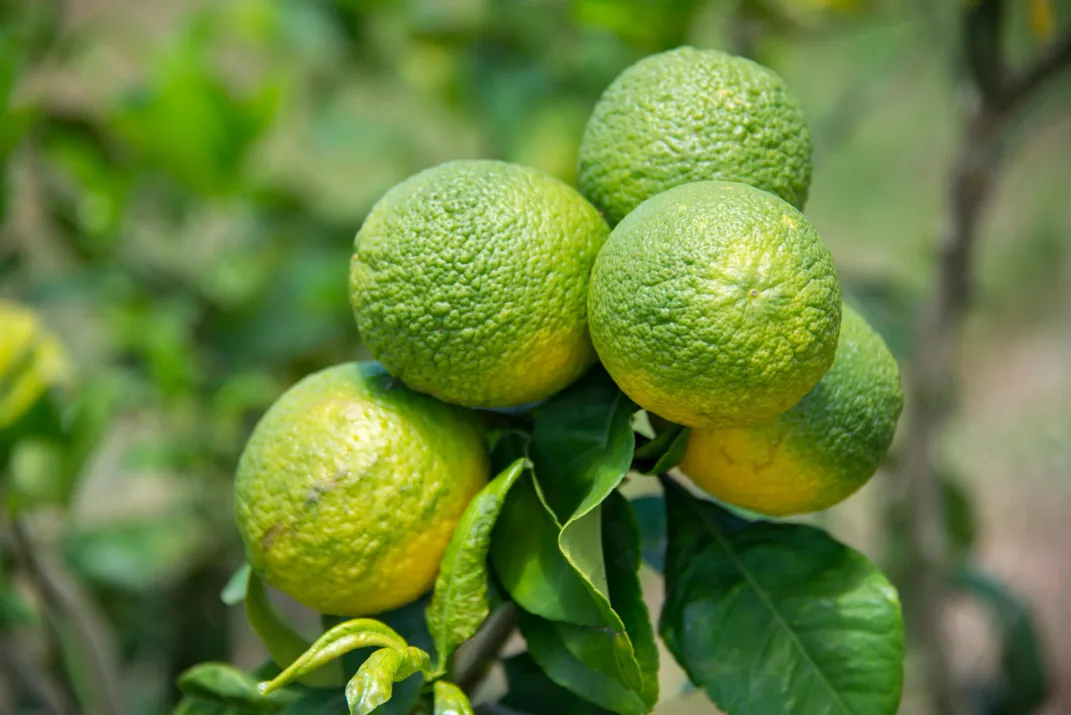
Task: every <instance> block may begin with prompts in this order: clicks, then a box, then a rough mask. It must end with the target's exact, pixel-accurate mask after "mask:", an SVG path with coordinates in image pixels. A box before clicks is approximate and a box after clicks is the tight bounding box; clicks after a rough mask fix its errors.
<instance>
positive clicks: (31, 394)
mask: <svg viewBox="0 0 1071 715" xmlns="http://www.w3.org/2000/svg"><path fill="white" fill-rule="evenodd" d="M0 327H2V330H0V429H4V428H6V427H8V426H10V425H13V424H15V422H17V421H18V420H19V419H20V418H22V416H23V415H25V414H26V412H27V411H29V410H30V408H31V407H33V405H34V403H36V402H37V400H38V399H40V397H41V396H42V395H43V394H44V393H45V391H46V390H47V389H48V388H50V387H54V386H60V385H64V384H66V383H67V382H69V380H70V373H71V370H70V364H69V363H68V360H67V356H66V353H65V352H64V349H63V346H62V345H61V344H60V342H59V340H57V339H56V337H55V336H54V335H53V334H52V333H51V332H50V331H49V330H48V328H46V327H45V326H44V324H43V323H42V322H41V320H40V318H39V317H38V315H37V313H35V312H34V311H33V310H30V309H29V308H26V307H24V306H21V305H19V304H17V303H12V302H9V301H0Z"/></svg>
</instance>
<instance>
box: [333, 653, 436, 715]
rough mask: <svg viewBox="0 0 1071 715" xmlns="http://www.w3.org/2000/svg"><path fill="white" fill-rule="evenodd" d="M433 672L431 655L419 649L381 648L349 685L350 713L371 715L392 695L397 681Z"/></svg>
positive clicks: (347, 686)
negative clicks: (429, 656) (431, 669)
mask: <svg viewBox="0 0 1071 715" xmlns="http://www.w3.org/2000/svg"><path fill="white" fill-rule="evenodd" d="M429 671H430V661H429V658H428V654H427V653H425V652H424V651H422V650H421V649H419V648H412V647H408V646H407V647H405V648H402V649H396V648H393V647H391V648H381V649H380V650H377V651H376V652H375V653H373V654H372V655H370V656H368V660H366V661H365V662H364V664H363V665H362V666H361V668H360V670H358V671H357V674H356V675H354V676H353V678H352V679H351V680H350V682H349V683H347V684H346V702H347V703H348V704H349V707H350V715H368V713H370V712H372V711H373V710H375V709H376V708H378V707H379V706H380V705H382V704H383V703H385V702H387V701H388V700H390V698H391V694H392V693H393V691H394V683H396V682H399V681H402V680H405V679H406V678H408V677H409V676H411V675H415V674H416V673H423V674H424V675H425V676H426V675H428V673H429Z"/></svg>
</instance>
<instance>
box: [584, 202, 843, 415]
mask: <svg viewBox="0 0 1071 715" xmlns="http://www.w3.org/2000/svg"><path fill="white" fill-rule="evenodd" d="M840 305H841V296H840V283H839V281H838V280H837V273H836V270H835V269H834V267H833V259H832V256H831V255H830V253H829V249H828V248H827V247H826V245H825V244H824V243H823V242H822V241H821V239H820V238H819V237H818V234H817V233H816V232H815V230H814V228H812V227H811V224H810V223H809V222H808V221H807V219H806V218H804V216H803V215H802V214H801V213H800V212H799V211H797V210H796V209H794V208H793V207H792V206H790V205H789V204H788V203H786V202H784V201H782V200H781V199H779V198H777V197H776V196H774V195H773V194H768V193H766V192H765V191H760V190H759V189H756V188H753V187H751V186H747V185H745V184H735V183H729V182H724V181H704V182H697V183H694V184H685V185H684V186H678V187H677V188H674V189H670V190H669V191H666V192H664V193H661V194H658V195H657V196H655V197H654V198H651V199H648V200H647V201H645V202H644V203H643V204H641V205H640V206H639V207H638V208H637V209H636V210H635V211H633V212H632V213H630V214H629V215H628V216H626V217H625V220H624V221H622V222H621V223H619V224H618V225H617V227H616V228H615V229H614V230H613V233H611V234H610V238H609V239H608V240H607V241H606V245H605V246H604V247H603V249H602V251H601V252H600V253H599V257H598V259H597V260H596V261H595V270H594V272H593V273H592V278H591V291H590V294H589V297H588V311H589V319H590V324H591V337H592V340H593V342H594V344H595V349H596V350H597V351H598V354H599V358H600V359H601V360H602V362H603V364H604V365H605V366H606V369H607V371H609V373H610V375H611V376H612V377H613V378H614V381H615V382H617V384H618V385H619V386H620V387H621V389H622V390H624V392H625V393H626V394H628V396H629V397H631V398H632V400H633V401H635V402H636V403H637V404H639V405H640V406H641V407H644V408H645V409H647V410H649V411H651V412H654V413H656V414H658V415H660V416H662V417H664V418H666V419H668V420H671V421H673V422H677V423H679V424H683V425H688V426H691V427H737V426H743V425H748V424H755V423H758V422H762V421H764V420H767V419H770V418H771V417H774V416H775V415H778V414H780V413H782V412H784V411H785V410H787V409H788V408H789V407H791V406H792V405H794V404H795V403H796V402H798V401H799V400H800V399H801V398H802V397H803V396H804V395H806V394H807V392H808V391H809V390H810V389H811V388H812V387H814V385H815V384H816V383H817V382H818V380H819V379H821V377H822V375H824V374H825V372H826V370H827V369H829V366H830V365H831V364H832V363H833V358H834V354H835V351H836V347H837V334H838V332H839V330H840Z"/></svg>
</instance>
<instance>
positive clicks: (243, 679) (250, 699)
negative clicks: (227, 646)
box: [176, 663, 295, 715]
mask: <svg viewBox="0 0 1071 715" xmlns="http://www.w3.org/2000/svg"><path fill="white" fill-rule="evenodd" d="M176 684H177V685H178V689H179V690H180V691H181V692H182V694H183V695H184V696H185V697H184V698H183V703H182V704H180V706H179V708H178V709H176V712H178V713H189V714H190V715H192V714H193V713H209V712H219V713H276V712H279V711H280V710H282V709H283V708H284V707H285V706H286V705H287V704H288V703H290V702H292V701H293V700H294V699H295V696H294V695H293V694H292V693H288V692H279V693H274V694H272V695H263V694H261V693H260V692H259V691H258V689H257V683H256V681H255V680H254V679H253V678H252V676H250V675H248V674H247V673H243V672H242V671H240V670H238V669H237V668H234V667H232V666H229V665H227V664H225V663H200V664H198V665H195V666H193V667H192V668H190V669H189V670H187V671H185V672H184V673H182V674H181V675H180V676H179V677H178V679H177V681H176Z"/></svg>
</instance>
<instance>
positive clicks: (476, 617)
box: [427, 459, 531, 674]
mask: <svg viewBox="0 0 1071 715" xmlns="http://www.w3.org/2000/svg"><path fill="white" fill-rule="evenodd" d="M529 467H531V463H530V462H529V461H528V460H527V459H517V460H515V461H514V462H513V464H511V465H510V466H509V467H507V468H506V469H505V470H503V471H502V473H501V474H499V475H498V476H497V477H495V478H494V479H493V480H492V481H491V483H490V484H488V485H487V486H486V487H484V488H483V489H482V490H481V491H480V493H479V494H477V495H476V496H475V498H473V500H472V501H471V502H470V503H469V505H468V507H467V508H466V509H465V512H464V514H462V515H461V519H460V520H459V521H458V524H457V527H455V529H454V535H453V537H452V538H451V539H450V545H449V546H447V548H446V553H445V554H444V555H443V559H442V563H441V565H440V569H439V577H438V578H437V579H436V581H435V591H434V593H433V595H432V597H431V603H430V604H429V605H428V609H427V621H428V631H429V632H430V633H431V636H432V638H433V639H434V641H435V650H436V653H437V661H438V662H437V664H436V667H435V672H436V673H437V674H442V673H444V672H446V664H447V663H449V659H450V656H451V655H452V654H453V652H454V650H455V649H456V648H457V647H458V646H459V645H461V644H462V643H464V642H465V641H467V640H468V639H469V638H471V637H472V636H473V635H475V633H476V631H477V630H479V628H480V625H481V624H482V623H483V622H484V620H486V618H487V614H488V613H489V612H490V603H489V602H488V598H487V550H488V548H489V547H490V545H491V532H492V530H493V529H494V525H495V521H496V520H497V519H498V514H499V512H501V511H502V503H503V502H504V501H505V498H506V494H507V493H508V492H509V490H510V487H512V486H513V484H514V482H516V481H517V479H518V478H519V477H520V476H521V474H523V473H524V470H525V469H526V468H529Z"/></svg>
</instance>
